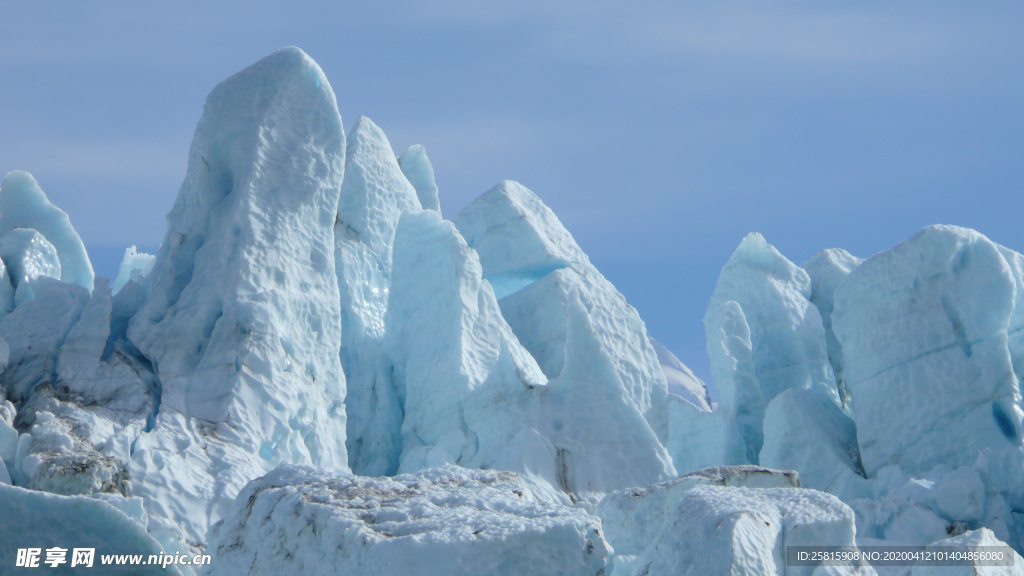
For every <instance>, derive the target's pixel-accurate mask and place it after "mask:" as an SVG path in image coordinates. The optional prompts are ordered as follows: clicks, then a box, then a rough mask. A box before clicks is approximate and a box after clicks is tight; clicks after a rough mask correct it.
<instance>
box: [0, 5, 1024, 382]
mask: <svg viewBox="0 0 1024 576" xmlns="http://www.w3.org/2000/svg"><path fill="white" fill-rule="evenodd" d="M1021 30H1024V3H1021V2H1019V1H1014V2H1001V1H993V2H985V3H949V2H927V3H926V2H901V3H892V2H858V3H833V2H813V3H812V2H806V3H805V2H789V3H785V4H784V5H783V4H782V3H778V4H773V3H765V2H757V3H753V2H752V3H732V2H708V3H682V2H637V1H634V2H628V3H627V2H600V1H592V2H552V1H548V2H534V1H532V0H527V1H520V2H515V3H511V2H508V3H497V2H467V1H453V2H444V3H439V2H391V1H378V2H332V3H326V2H324V3H314V2H288V3H284V2H246V3H244V4H242V3H234V4H231V3H224V2H188V1H184V2H175V3H162V4H159V5H158V4H157V3H145V2H91V3H82V2H21V1H11V0H6V1H4V2H3V3H0V171H2V172H6V171H9V170H15V169H21V170H28V171H30V172H32V173H33V174H35V176H36V177H37V178H38V180H39V181H40V183H41V185H42V186H43V189H44V190H46V192H47V194H48V195H49V196H50V198H51V199H52V200H53V201H54V202H55V203H56V204H58V205H59V206H61V207H62V208H63V209H64V210H65V211H66V212H68V213H69V214H70V216H71V219H72V223H73V224H74V225H75V227H76V228H77V229H78V231H79V233H80V234H81V236H82V237H83V239H84V240H85V242H86V244H87V246H88V248H89V250H90V255H91V256H92V258H93V261H94V264H95V265H96V267H97V271H98V272H99V273H100V274H104V275H112V274H114V273H115V272H116V267H117V263H118V262H119V260H120V256H121V254H122V253H123V250H124V248H125V247H126V246H128V245H130V244H137V245H139V247H140V249H148V250H154V249H155V248H156V246H157V245H158V244H159V242H160V240H161V239H162V237H163V233H164V230H165V220H164V216H165V214H166V213H167V212H168V211H169V209H170V207H171V204H172V202H173V200H174V197H175V196H176V194H177V190H178V186H179V185H180V182H181V179H182V178H183V176H184V173H185V160H186V153H187V150H188V144H189V140H190V138H191V134H192V130H193V128H194V127H195V123H196V121H197V120H198V119H199V115H200V112H201V109H202V103H203V100H204V98H205V96H206V94H207V93H208V92H209V91H210V89H212V88H213V86H214V85H215V84H216V83H217V82H218V81H220V80H222V79H223V78H225V77H227V76H229V75H230V74H232V73H234V72H236V71H238V70H240V69H241V68H244V67H245V66H247V65H248V64H251V63H252V62H255V61H256V60H258V59H259V58H261V57H262V56H264V55H266V54H269V53H270V52H272V51H274V50H276V49H278V48H281V47H284V46H288V45H295V46H299V47H300V48H302V49H303V50H305V51H306V52H308V53H309V54H310V55H311V56H312V57H313V58H314V59H315V60H316V61H317V62H318V63H319V64H320V66H321V67H322V68H323V70H324V72H325V73H326V75H327V77H328V79H329V80H330V82H331V85H332V86H333V88H334V90H335V92H336V94H337V96H338V104H339V107H340V109H341V113H342V118H343V119H344V121H345V124H346V126H351V125H352V123H353V121H354V120H355V118H356V117H357V116H358V115H360V114H364V115H366V116H369V117H370V118H372V119H373V120H374V121H375V122H376V123H377V124H378V125H379V126H381V127H382V128H383V129H384V130H385V132H387V134H388V136H389V137H390V139H391V143H392V145H393V146H394V147H395V149H396V152H399V153H400V152H401V151H403V150H404V149H405V148H406V147H407V146H409V145H410V144H414V143H422V144H424V145H425V146H426V148H427V152H428V154H429V155H430V157H431V160H432V161H433V163H434V167H435V171H436V173H437V181H438V186H439V187H440V190H441V192H440V194H441V204H442V210H443V212H444V213H445V214H447V215H448V216H451V215H453V214H454V213H455V212H456V211H457V210H458V209H459V208H461V207H462V206H464V205H465V204H466V203H468V202H469V201H470V200H472V199H473V198H474V197H476V196H477V195H479V194H481V193H482V192H484V191H486V190H487V189H488V188H490V187H491V186H492V185H494V184H495V183H497V182H498V181H499V180H502V179H505V178H510V179H514V180H518V181H520V182H522V183H523V184H524V185H526V186H527V187H529V188H530V189H532V190H533V191H534V192H536V193H537V194H538V195H540V196H541V198H543V199H544V201H545V202H547V203H548V205H550V206H551V207H552V208H553V209H554V210H555V212H556V213H557V214H558V215H559V217H560V218H561V219H562V221H563V223H564V224H565V225H566V226H567V227H568V228H569V230H570V231H571V232H572V233H573V235H574V236H575V237H576V239H577V241H578V242H579V243H580V245H581V246H582V247H583V248H584V250H585V251H586V252H587V253H588V254H589V255H590V257H591V259H592V261H593V262H594V263H595V264H596V265H597V266H598V268H599V269H601V270H602V272H604V273H605V275H606V276H607V277H608V278H609V279H611V280H612V281H613V282H614V283H615V284H616V286H618V287H619V289H620V290H621V291H622V292H623V293H624V294H625V295H626V297H627V298H628V299H629V301H630V302H631V303H632V304H633V305H634V306H636V307H637V309H638V310H639V311H640V314H641V316H642V317H643V318H644V319H645V321H646V322H647V325H648V329H649V331H650V332H651V333H652V334H653V335H654V336H655V337H656V338H658V339H659V340H661V341H662V342H663V343H665V344H666V345H667V346H668V347H669V348H670V349H672V350H673V351H674V352H675V353H676V354H677V355H678V356H679V357H680V359H682V360H683V362H685V363H686V364H688V365H690V366H691V367H692V368H693V369H694V370H695V371H696V372H697V373H698V375H700V376H701V377H704V378H705V379H707V378H708V377H709V376H710V374H709V368H708V360H707V355H706V353H705V351H704V332H703V326H702V324H701V318H702V317H703V314H704V309H705V306H706V304H707V301H708V298H709V296H710V294H711V291H712V289H713V288H714V283H715V280H716V278H717V276H718V272H719V270H720V269H721V267H722V265H723V264H724V263H725V262H726V260H727V259H728V257H729V255H730V254H731V253H732V250H733V249H734V248H735V247H736V245H737V244H738V243H739V241H740V239H741V238H742V237H743V236H744V235H745V234H746V233H748V232H750V231H752V230H756V231H759V232H761V233H762V234H764V235H765V237H766V238H767V239H768V241H769V242H771V243H772V244H774V245H775V246H776V247H778V248H779V250H780V251H782V253H783V254H785V255H786V256H788V257H789V258H790V259H791V260H793V261H794V262H796V263H797V264H800V263H802V262H803V261H804V260H806V259H807V258H808V257H810V256H811V254H813V253H814V252H815V251H817V250H820V249H823V248H828V247H833V246H837V247H842V248H846V249H847V250H849V251H851V252H852V253H854V254H856V255H858V256H861V257H867V256H870V255H872V254H874V253H876V252H878V251H881V250H884V249H886V248H888V247H890V246H892V245H894V244H895V243H897V242H899V241H900V240H902V239H904V238H906V237H908V236H909V235H911V234H912V233H913V232H914V231H915V230H917V229H919V228H920V227H922V226H925V225H928V224H933V223H949V224H959V225H962V226H968V227H972V228H976V229H978V230H980V231H981V232H983V233H985V234H986V235H988V236H989V237H990V238H992V239H993V240H995V241H997V242H1000V243H1002V244H1005V245H1007V246H1009V247H1011V248H1015V249H1017V250H1024V226H1022V221H1024V218H1022V216H1024V210H1022V208H1024V202H1022V198H1024V34H1022V33H1021Z"/></svg>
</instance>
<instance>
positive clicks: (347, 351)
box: [334, 116, 421, 476]
mask: <svg viewBox="0 0 1024 576" xmlns="http://www.w3.org/2000/svg"><path fill="white" fill-rule="evenodd" d="M405 210H412V211H418V210H421V207H420V203H419V200H418V198H417V196H416V190H415V189H413V187H412V185H411V184H410V183H409V181H408V180H406V178H405V176H404V175H403V174H402V170H401V169H400V168H399V165H398V162H397V161H396V160H395V154H394V152H393V151H392V150H391V144H390V143H389V142H388V139H387V136H385V135H384V132H383V131H382V130H381V129H380V128H378V127H377V125H376V124H374V123H373V122H372V121H371V120H370V119H369V118H366V117H365V116H360V117H359V118H358V119H357V120H356V124H355V126H354V127H353V128H352V131H351V132H350V133H349V138H348V149H347V151H346V155H345V180H344V182H342V185H341V195H340V197H339V199H338V213H337V218H336V219H335V223H334V242H335V252H334V258H335V261H334V265H335V268H336V270H337V274H338V288H339V289H340V292H341V338H342V341H341V364H342V367H343V368H344V370H345V379H346V382H347V386H348V393H347V395H346V397H345V408H346V412H347V414H348V415H349V416H348V432H347V434H348V435H347V440H346V447H347V449H348V459H349V464H350V466H351V467H352V470H353V471H354V472H356V473H357V474H365V475H368V476H379V475H382V474H394V473H395V472H396V471H397V470H398V457H399V454H400V453H401V451H402V441H401V428H402V407H401V405H400V403H399V398H398V395H397V392H396V390H395V388H394V385H393V383H392V380H391V378H390V377H389V370H390V365H389V363H388V361H387V359H386V358H385V357H384V356H383V351H382V347H383V345H384V316H385V312H386V311H387V307H388V297H389V294H390V291H391V260H392V249H393V244H394V241H395V228H396V227H397V226H398V218H399V216H401V214H402V212H403V211H405Z"/></svg>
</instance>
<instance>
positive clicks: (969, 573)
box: [910, 528, 1024, 576]
mask: <svg viewBox="0 0 1024 576" xmlns="http://www.w3.org/2000/svg"><path fill="white" fill-rule="evenodd" d="M936 546H966V547H968V548H971V549H974V550H976V551H979V552H980V551H982V548H983V547H988V546H1006V543H1005V542H1002V541H1000V540H999V539H998V538H996V536H995V534H993V533H992V531H991V530H989V529H988V528H980V529H978V530H972V531H970V532H965V533H964V534H961V535H959V536H957V537H955V538H949V539H946V540H943V541H941V542H937V543H936ZM984 551H986V552H989V551H991V550H984ZM1009 553H1010V554H1012V555H1013V565H1012V566H989V565H986V563H985V562H975V563H974V564H972V565H969V566H914V567H913V568H912V569H911V570H910V574H911V576H1022V575H1024V558H1021V556H1020V554H1018V553H1017V552H1015V551H1013V550H1009Z"/></svg>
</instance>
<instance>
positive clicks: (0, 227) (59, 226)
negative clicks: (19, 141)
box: [0, 171, 95, 291]
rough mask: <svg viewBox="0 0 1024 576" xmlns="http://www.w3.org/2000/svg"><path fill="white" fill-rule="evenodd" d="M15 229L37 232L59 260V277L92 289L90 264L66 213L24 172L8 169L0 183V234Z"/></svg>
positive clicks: (64, 280)
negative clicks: (27, 229)
mask: <svg viewBox="0 0 1024 576" xmlns="http://www.w3.org/2000/svg"><path fill="white" fill-rule="evenodd" d="M15 228H31V229H33V230H36V231H38V232H39V233H40V234H42V236H43V237H44V238H46V240H47V242H49V243H50V244H52V245H53V247H54V249H55V250H56V252H57V257H58V258H59V260H60V279H61V281H63V282H71V283H74V284H78V285H79V286H81V287H83V288H85V289H86V290H89V291H92V282H93V276H95V274H94V273H93V271H92V263H91V262H89V255H88V254H86V252H85V245H84V244H82V239H81V238H79V237H78V233H77V232H75V229H74V228H73V227H72V226H71V220H70V219H68V215H67V214H66V213H65V212H64V211H63V210H61V209H60V208H57V207H56V206H54V205H53V204H51V203H50V201H49V200H48V199H47V198H46V194H45V193H43V191H42V189H41V188H39V183H38V182H36V179H35V178H33V177H32V175H31V174H29V173H28V172H20V171H14V172H8V173H7V175H6V176H5V177H4V181H3V184H2V185H0V234H3V233H5V232H8V231H10V230H14V229H15Z"/></svg>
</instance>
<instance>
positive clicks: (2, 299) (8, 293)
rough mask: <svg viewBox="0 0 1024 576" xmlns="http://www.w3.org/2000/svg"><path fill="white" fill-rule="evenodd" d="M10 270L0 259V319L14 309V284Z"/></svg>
mask: <svg viewBox="0 0 1024 576" xmlns="http://www.w3.org/2000/svg"><path fill="white" fill-rule="evenodd" d="M13 280H14V279H13V278H11V274H10V271H8V270H7V265H6V264H4V261H3V259H0V320H3V318H4V316H7V315H8V314H10V313H11V310H14V284H13V283H12V282H13Z"/></svg>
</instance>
